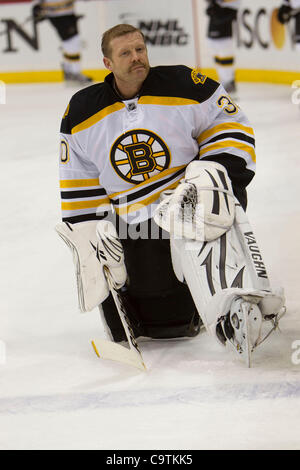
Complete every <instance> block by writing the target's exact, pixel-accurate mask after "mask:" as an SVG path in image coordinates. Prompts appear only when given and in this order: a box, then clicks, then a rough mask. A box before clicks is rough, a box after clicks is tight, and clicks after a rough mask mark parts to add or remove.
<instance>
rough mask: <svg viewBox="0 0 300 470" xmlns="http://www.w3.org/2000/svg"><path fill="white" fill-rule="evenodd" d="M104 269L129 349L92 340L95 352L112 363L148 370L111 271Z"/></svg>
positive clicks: (111, 343) (110, 342)
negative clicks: (116, 362)
mask: <svg viewBox="0 0 300 470" xmlns="http://www.w3.org/2000/svg"><path fill="white" fill-rule="evenodd" d="M103 269H104V274H105V277H106V279H107V283H108V285H109V289H110V292H111V294H112V296H113V299H114V302H115V305H116V307H117V310H118V314H119V316H120V319H121V322H122V325H123V328H124V331H125V334H126V337H127V341H128V344H129V349H128V348H126V347H125V346H122V345H121V344H118V343H114V342H113V341H106V340H104V339H94V340H92V346H93V348H94V351H95V353H96V354H97V356H98V357H99V358H101V359H110V360H112V361H118V362H124V363H125V364H129V365H131V366H134V367H137V368H138V369H141V370H146V366H145V363H144V360H143V358H142V354H141V352H140V349H139V346H138V344H137V342H136V339H135V336H134V333H133V331H132V328H131V325H130V322H129V319H128V315H127V312H126V309H125V306H124V303H123V302H122V297H121V295H120V292H119V290H118V289H116V288H115V287H114V285H113V281H112V278H111V276H110V272H109V269H108V268H107V267H106V266H104V268H103Z"/></svg>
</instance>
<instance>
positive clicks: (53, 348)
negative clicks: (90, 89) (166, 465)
mask: <svg viewBox="0 0 300 470" xmlns="http://www.w3.org/2000/svg"><path fill="white" fill-rule="evenodd" d="M293 91H295V90H293V89H292V88H291V87H289V86H283V85H267V84H243V83H242V84H240V85H239V103H240V105H241V107H242V108H243V110H244V111H245V112H246V114H247V115H248V117H249V118H250V121H251V122H252V124H253V126H254V129H255V132H256V141H257V175H256V177H255V179H254V180H253V182H252V183H251V184H250V186H249V190H248V195H249V206H248V216H249V219H250V221H251V224H252V226H253V228H254V230H255V233H256V236H257V239H258V241H259V244H260V248H261V251H262V252H263V254H264V257H265V262H266V265H267V267H268V271H269V275H270V278H271V281H272V284H273V285H274V286H283V287H284V288H285V293H286V298H287V314H286V316H285V317H284V318H283V319H282V321H281V332H275V333H274V334H273V335H272V336H271V337H270V338H269V340H267V341H266V342H265V343H264V344H263V345H261V346H260V348H258V349H257V350H256V351H255V354H254V357H253V367H252V368H251V369H248V368H246V367H245V365H244V364H243V363H242V362H239V361H238V360H237V359H236V358H235V356H234V355H232V353H231V351H227V350H224V349H223V348H222V347H221V346H219V345H218V344H217V342H215V341H213V339H212V338H210V337H208V335H207V334H206V333H202V334H201V335H200V336H199V337H197V338H195V339H192V340H190V341H173V342H163V341H158V342H151V343H143V344H142V345H141V349H142V352H143V356H144V360H145V362H146V365H147V368H148V370H147V372H145V373H144V372H141V371H138V370H135V369H134V368H132V367H130V366H126V365H122V364H119V363H116V362H111V361H104V360H101V359H98V358H97V356H96V355H95V353H94V351H93V349H92V347H91V345H90V340H91V339H92V338H95V337H104V330H103V327H102V325H101V322H100V317H99V314H98V311H97V310H94V311H93V312H91V313H89V314H85V315H84V314H80V313H79V312H78V308H77V298H76V290H75V276H74V270H73V264H72V258H71V254H70V252H69V251H68V249H67V247H66V246H65V245H64V243H63V242H62V241H61V239H59V237H58V236H57V234H56V233H55V231H54V225H55V224H56V223H57V222H58V221H59V220H60V201H59V188H58V159H57V154H58V131H59V126H60V119H61V116H62V114H63V112H64V110H65V107H66V105H67V103H68V99H69V97H70V95H71V94H72V93H73V92H74V90H72V89H66V88H64V86H63V85H62V84H43V85H40V84H39V85H10V86H8V87H7V103H6V104H5V105H3V104H1V105H0V113H1V114H0V116H1V118H0V119H1V123H0V124H1V138H0V143H1V146H0V149H1V150H0V151H1V174H0V188H1V233H0V237H1V262H0V269H1V274H0V276H1V282H0V304H1V315H0V340H1V343H0V345H1V349H2V356H1V358H2V359H1V361H2V364H0V423H1V424H0V449H2V450H11V449H12V450H16V449H25V450H31V449H35V450H37V449H45V450H46V449H53V450H54V449H109V450H110V449H111V450H113V449H114V450H117V449H120V450H121V449H160V450H163V449H182V450H189V449H191V450H192V449H200V450H201V449H300V364H297V362H298V361H297V360H295V359H299V358H300V353H299V354H298V355H297V351H296V350H294V349H293V345H295V344H296V343H295V342H296V341H297V340H298V341H300V320H299V313H300V289H299V267H300V243H299V242H300V237H299V231H300V211H299V203H300V202H299V201H300V197H299V181H300V163H299V158H300V154H299V143H300V135H299V125H300V109H299V108H298V106H297V105H296V104H293V103H292V92H293ZM4 346H5V349H6V360H4V357H3V349H4ZM298 348H299V346H298ZM293 353H294V356H293ZM293 358H294V360H293Z"/></svg>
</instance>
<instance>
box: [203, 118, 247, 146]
mask: <svg viewBox="0 0 300 470" xmlns="http://www.w3.org/2000/svg"><path fill="white" fill-rule="evenodd" d="M229 130H230V131H233V130H241V131H244V132H247V134H251V135H252V136H253V137H254V132H253V129H252V127H249V126H244V125H243V124H239V123H238V122H224V123H222V124H218V125H217V126H215V127H212V128H211V129H208V130H207V131H204V132H202V133H201V134H200V135H199V137H198V138H197V141H198V143H201V142H203V141H204V140H206V139H209V138H210V137H212V136H214V135H215V134H217V132H222V131H229Z"/></svg>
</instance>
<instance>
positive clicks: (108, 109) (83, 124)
mask: <svg viewBox="0 0 300 470" xmlns="http://www.w3.org/2000/svg"><path fill="white" fill-rule="evenodd" d="M123 108H125V104H123V103H114V104H112V105H110V106H107V107H106V108H104V109H101V111H99V112H98V113H96V114H94V115H93V116H91V117H89V118H88V119H86V120H85V121H83V122H81V123H80V124H77V126H75V127H73V129H72V131H71V132H72V134H76V133H77V132H80V131H83V130H85V129H88V128H89V127H91V126H93V125H94V124H96V123H97V122H99V121H101V119H103V118H105V117H106V116H109V115H110V114H112V113H115V112H116V111H120V110H121V109H123Z"/></svg>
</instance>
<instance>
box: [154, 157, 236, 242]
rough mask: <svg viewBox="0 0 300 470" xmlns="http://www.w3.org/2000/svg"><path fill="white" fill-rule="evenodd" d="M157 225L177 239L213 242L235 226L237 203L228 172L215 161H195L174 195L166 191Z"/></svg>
mask: <svg viewBox="0 0 300 470" xmlns="http://www.w3.org/2000/svg"><path fill="white" fill-rule="evenodd" d="M162 199H163V200H162V202H161V203H160V204H159V206H158V208H157V210H156V213H155V215H154V220H155V222H156V223H157V224H158V225H159V226H161V227H162V228H163V229H164V230H166V231H167V232H169V233H171V234H172V235H173V236H174V237H175V238H189V239H194V240H198V241H211V240H215V239H217V238H219V237H220V236H221V235H223V233H225V232H227V230H229V229H230V228H231V226H232V224H233V221H234V214H235V200H234V195H233V192H232V187H231V182H230V180H229V177H228V175H227V171H226V169H225V168H224V167H223V166H222V165H220V164H219V163H215V162H200V161H195V162H192V163H190V164H189V165H188V166H187V168H186V173H185V179H184V180H183V181H182V182H181V183H180V184H179V185H178V186H177V188H176V189H175V191H174V192H169V193H168V191H166V192H165V193H164V195H163V198H162Z"/></svg>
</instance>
